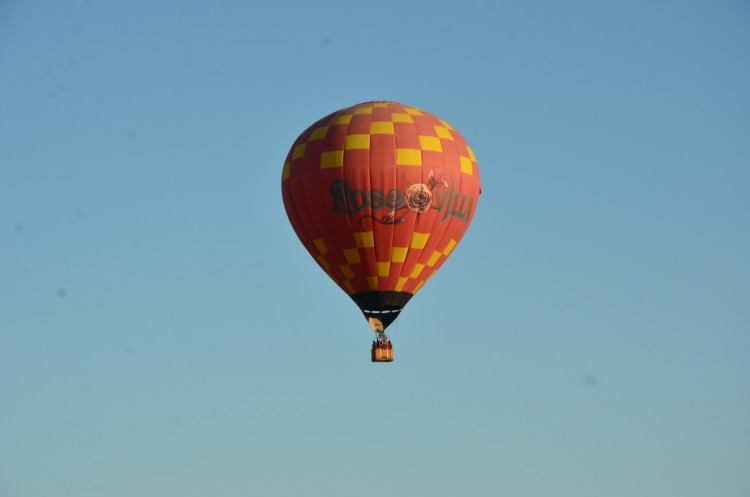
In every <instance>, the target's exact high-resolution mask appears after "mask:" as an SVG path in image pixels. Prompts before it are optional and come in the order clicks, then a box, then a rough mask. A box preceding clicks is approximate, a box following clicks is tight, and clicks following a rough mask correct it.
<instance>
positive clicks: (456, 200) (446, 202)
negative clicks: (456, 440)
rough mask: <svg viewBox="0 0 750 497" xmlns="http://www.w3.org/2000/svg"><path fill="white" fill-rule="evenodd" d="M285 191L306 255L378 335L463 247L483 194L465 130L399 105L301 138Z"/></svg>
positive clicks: (320, 124)
mask: <svg viewBox="0 0 750 497" xmlns="http://www.w3.org/2000/svg"><path fill="white" fill-rule="evenodd" d="M281 190H282V194H283V198H284V207H285V208H286V212H287V215H288V216H289V221H290V222H291V224H292V227H293V228H294V231H295V232H296V233H297V236H298V237H299V239H300V240H301V241H302V243H303V244H304V246H305V248H306V249H307V251H308V252H310V255H312V257H313V258H314V259H315V261H316V262H317V263H318V265H320V267H321V268H322V269H323V270H324V271H325V272H326V273H327V274H328V276H330V277H331V279H332V280H333V281H334V282H336V284H337V285H338V286H339V287H341V289H342V290H344V291H345V292H346V293H347V294H348V295H349V296H350V297H351V298H352V300H354V302H355V303H356V304H357V305H358V306H359V308H360V309H361V310H362V313H363V314H364V315H365V318H366V319H367V320H368V322H369V323H370V326H371V327H372V329H373V330H374V331H378V332H382V331H383V330H385V328H387V327H388V325H389V324H391V323H392V322H393V321H394V320H395V319H396V317H397V316H398V315H399V313H400V312H401V310H402V309H403V307H404V306H405V305H406V303H407V302H408V301H409V299H410V298H411V297H412V296H413V295H414V294H415V293H417V292H418V291H419V289H420V288H422V286H423V285H424V284H425V283H426V282H427V280H429V279H430V277H431V276H432V275H433V274H434V273H435V271H437V269H438V268H439V267H440V266H441V265H442V264H443V263H444V262H445V260H446V259H447V258H448V256H449V255H450V254H451V253H452V252H453V250H454V249H455V248H456V245H457V244H458V243H459V241H460V240H461V238H462V237H463V236H464V233H466V230H467V228H468V227H469V224H470V223H471V221H472V219H473V217H474V212H475V211H476V208H477V202H478V200H479V194H480V192H481V188H480V184H479V168H478V167H477V161H476V158H475V157H474V153H473V152H472V150H471V148H469V145H468V144H467V143H466V140H465V139H464V138H463V137H462V136H461V135H460V134H459V133H458V131H456V130H455V129H454V128H453V127H452V126H451V125H450V124H448V123H447V122H445V121H443V120H442V119H439V118H437V117H436V116H434V115H432V114H430V113H428V112H425V111H423V110H419V109H416V108H414V107H410V106H408V105H403V104H399V103H395V102H366V103H362V104H358V105H354V106H352V107H347V108H345V109H341V110H339V111H336V112H334V113H332V114H329V115H327V116H326V117H324V118H322V119H320V120H319V121H317V122H316V123H314V124H313V125H312V126H310V127H309V128H307V129H306V130H305V131H303V132H302V134H300V135H299V137H298V138H297V140H296V141H295V142H294V145H292V148H291V149H290V151H289V154H288V155H287V158H286V161H285V163H284V169H283V172H282V175H281Z"/></svg>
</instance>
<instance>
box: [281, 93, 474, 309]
mask: <svg viewBox="0 0 750 497" xmlns="http://www.w3.org/2000/svg"><path fill="white" fill-rule="evenodd" d="M400 133H405V134H406V135H408V137H409V138H408V139H407V140H404V139H400V138H399V136H400V135H399V134H400ZM406 135H405V136H406ZM388 136H395V145H396V146H395V149H394V150H393V152H392V153H393V157H394V159H395V166H396V167H397V168H398V167H403V168H421V167H425V168H427V167H430V168H432V167H436V168H437V167H440V166H435V165H434V164H436V163H438V164H441V166H442V165H444V166H445V167H446V169H450V170H451V171H453V173H452V174H454V175H457V174H462V175H469V176H473V175H475V174H477V171H478V169H477V162H476V157H475V155H474V152H473V151H472V150H471V148H469V146H468V144H467V143H466V141H465V140H464V139H463V137H462V136H461V135H460V134H459V133H458V132H457V131H456V130H455V129H454V128H453V127H452V126H451V125H450V124H448V123H447V122H445V121H443V120H440V119H438V118H436V117H435V116H432V115H431V114H428V113H426V112H423V111H421V110H419V109H416V108H413V107H408V106H404V105H401V104H397V103H394V102H368V103H364V104H360V105H356V106H353V107H350V108H347V109H343V110H341V111H339V112H336V113H334V114H331V115H330V116H328V117H327V118H325V119H322V120H320V121H319V122H317V123H316V124H314V125H313V126H311V127H310V128H308V129H307V130H306V131H305V132H303V133H302V134H301V135H300V137H299V138H298V139H297V141H296V142H295V143H294V145H293V146H292V148H291V149H290V151H289V154H288V156H287V158H286V161H285V162H284V167H283V169H282V183H283V182H287V181H289V180H292V179H294V178H295V177H297V176H296V175H298V174H302V173H303V172H304V171H305V170H311V169H313V168H315V169H320V170H326V169H335V168H346V167H347V154H357V153H360V154H361V152H358V151H363V150H364V151H366V152H369V150H370V148H371V147H372V146H373V143H374V142H375V140H381V141H380V142H378V143H386V142H383V140H387V139H388V138H387V137H388ZM376 137H377V138H376ZM391 140H393V138H391ZM441 155H442V158H440V157H441ZM436 161H437V162H436ZM406 170H407V169H404V171H406ZM410 174H411V173H410ZM423 177H424V176H423ZM376 242H377V240H376V239H375V232H374V231H354V232H353V233H351V234H345V235H342V234H341V233H338V235H337V236H333V235H328V236H318V237H317V238H314V239H313V241H312V245H310V246H308V248H309V250H310V251H314V253H313V256H314V258H315V259H316V261H317V262H318V264H319V265H320V266H321V268H323V270H324V271H326V273H327V274H329V275H330V276H331V278H333V279H334V280H335V281H336V282H337V283H338V284H339V286H341V288H343V289H344V290H345V291H346V292H347V293H349V294H354V293H358V292H363V291H385V290H395V291H404V292H409V293H416V292H417V291H419V289H421V288H422V286H423V285H424V283H425V282H426V281H427V280H429V278H430V277H432V275H433V274H434V272H435V271H436V270H437V269H438V268H439V267H440V266H441V265H442V263H443V262H444V261H445V260H446V258H447V257H448V255H450V254H451V252H452V251H453V250H454V248H455V247H456V245H457V243H458V239H457V238H451V237H450V236H441V238H440V239H435V238H434V237H433V235H431V233H430V232H427V231H419V229H418V228H417V230H416V231H414V232H413V233H412V234H411V239H410V240H409V241H408V242H407V243H406V244H405V246H392V247H390V248H389V253H387V254H383V253H380V252H379V253H378V254H379V256H383V260H379V259H378V257H376V253H375V246H376ZM379 248H380V247H379Z"/></svg>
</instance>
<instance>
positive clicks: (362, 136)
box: [282, 102, 477, 181]
mask: <svg viewBox="0 0 750 497" xmlns="http://www.w3.org/2000/svg"><path fill="white" fill-rule="evenodd" d="M377 108H381V109H389V110H390V111H391V112H390V113H389V116H390V119H389V120H378V121H372V122H370V124H369V130H367V132H365V133H362V132H358V133H356V134H347V135H346V136H345V139H344V143H343V146H342V147H341V148H338V149H331V150H317V149H316V150H315V151H314V152H312V151H310V147H308V145H309V144H310V143H312V142H316V141H324V140H325V139H326V137H328V136H329V135H330V134H331V132H332V130H333V129H335V127H337V126H349V125H350V124H351V123H352V119H353V118H354V117H355V116H368V118H369V117H370V115H372V114H373V111H374V110H375V109H377ZM380 119H382V118H380ZM415 119H429V120H430V122H435V123H436V124H433V125H431V128H432V129H431V131H429V132H428V134H424V133H425V131H424V130H422V134H419V135H418V137H419V148H397V149H396V165H398V166H405V167H422V166H423V165H424V161H423V152H424V151H428V152H438V153H442V152H443V149H444V147H443V143H442V142H443V141H444V140H447V141H450V142H453V143H455V144H456V145H457V146H458V154H459V156H458V158H457V161H458V165H459V168H460V171H461V173H462V174H468V175H473V174H474V171H475V170H476V167H477V166H476V163H477V160H476V157H475V156H474V152H473V151H472V150H471V149H470V148H469V146H468V144H466V141H465V140H464V139H463V138H462V137H461V135H459V134H458V132H457V131H456V130H455V129H453V127H452V126H451V125H450V124H448V123H447V122H445V121H443V120H442V119H437V118H436V117H434V116H431V115H429V114H427V113H426V112H423V111H421V110H419V109H415V108H413V107H407V106H403V105H401V104H397V103H394V102H368V103H364V104H360V105H355V106H354V107H350V108H348V109H344V110H342V111H339V112H337V113H335V114H333V115H332V116H329V120H328V122H325V123H316V125H315V126H313V127H311V128H309V129H308V130H307V131H306V132H304V133H302V135H300V138H299V139H298V140H297V143H295V146H294V147H293V149H292V151H291V154H290V157H289V159H288V160H287V163H288V164H289V166H288V167H287V166H285V168H284V172H283V173H282V181H286V180H287V179H289V178H290V177H291V176H292V175H293V174H294V173H295V172H296V169H297V167H295V166H296V162H299V161H301V160H302V159H304V160H305V161H306V163H317V166H318V167H320V168H321V169H329V168H336V167H345V166H346V164H345V154H344V152H345V151H346V150H365V149H369V148H370V143H371V140H370V137H371V136H372V135H384V134H385V135H394V134H396V133H397V128H396V126H397V125H398V126H409V125H411V126H416V124H415ZM308 153H314V154H316V156H315V158H310V157H309V156H308V155H307V154H308Z"/></svg>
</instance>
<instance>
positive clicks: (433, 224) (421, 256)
mask: <svg viewBox="0 0 750 497" xmlns="http://www.w3.org/2000/svg"><path fill="white" fill-rule="evenodd" d="M422 113H423V114H425V117H427V116H429V118H430V120H431V121H433V120H435V121H439V119H438V118H437V116H434V115H433V114H430V113H427V112H425V111H422ZM420 153H421V154H422V184H423V185H425V184H427V183H426V181H425V178H424V174H425V164H424V151H423V150H421V147H420ZM440 159H441V161H442V163H443V171H445V169H446V163H445V161H446V159H445V152H443V153H441V154H440ZM431 170H432V169H431ZM428 175H429V173H428ZM430 191H432V190H430ZM433 200H434V199H433ZM430 208H431V209H432V205H430ZM439 219H440V213H438V215H436V216H435V219H434V220H433V222H432V225H431V226H430V229H429V231H428V233H430V234H432V233H434V231H435V226H436V225H437V224H438V222H439ZM448 222H450V221H448ZM443 236H444V234H443ZM441 241H442V237H441V238H439V239H438V243H436V244H435V249H437V247H438V245H439V244H440V242H441ZM429 242H431V240H430V241H429ZM429 242H428V245H431V243H429ZM428 245H425V247H424V248H423V249H422V251H423V252H422V253H421V254H420V256H419V259H420V260H422V259H423V258H424V256H425V255H427V256H429V255H431V254H429V253H427V252H425V250H426V248H427V246H428ZM431 269H432V273H431V274H430V277H431V276H432V274H435V271H436V269H435V268H431Z"/></svg>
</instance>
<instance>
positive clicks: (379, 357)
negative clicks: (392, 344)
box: [372, 347, 393, 362]
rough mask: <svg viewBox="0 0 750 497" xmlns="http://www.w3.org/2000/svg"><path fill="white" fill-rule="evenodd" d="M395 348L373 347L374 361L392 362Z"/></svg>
mask: <svg viewBox="0 0 750 497" xmlns="http://www.w3.org/2000/svg"><path fill="white" fill-rule="evenodd" d="M392 361H393V349H380V348H374V347H373V349H372V362H392Z"/></svg>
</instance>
